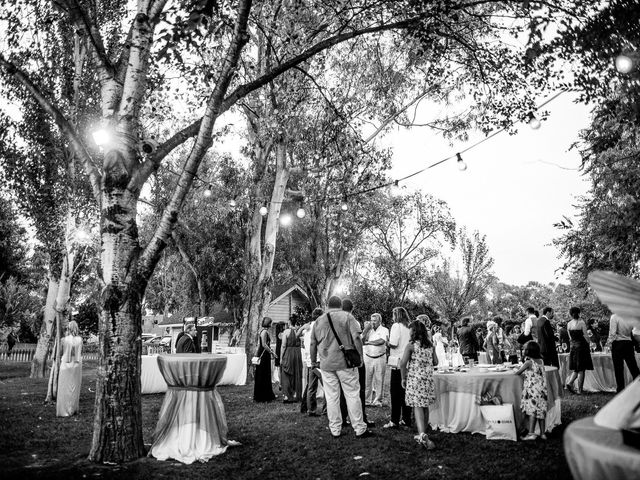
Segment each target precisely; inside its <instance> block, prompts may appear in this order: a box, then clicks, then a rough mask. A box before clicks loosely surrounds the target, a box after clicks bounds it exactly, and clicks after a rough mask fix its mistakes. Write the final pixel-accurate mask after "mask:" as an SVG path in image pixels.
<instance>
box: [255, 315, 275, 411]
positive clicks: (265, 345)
mask: <svg viewBox="0 0 640 480" xmlns="http://www.w3.org/2000/svg"><path fill="white" fill-rule="evenodd" d="M271 322H272V320H271V318H269V317H264V318H263V319H262V330H260V333H259V335H258V349H257V351H256V357H257V359H255V360H253V359H252V363H254V361H255V362H257V363H256V364H255V366H256V370H255V373H254V380H255V383H254V385H253V401H254V402H271V401H273V400H275V399H276V396H275V395H274V394H273V389H272V388H271V358H272V357H273V358H275V357H276V355H275V353H274V352H273V350H271V345H270V344H271V338H270V337H269V330H268V329H269V327H270V326H271Z"/></svg>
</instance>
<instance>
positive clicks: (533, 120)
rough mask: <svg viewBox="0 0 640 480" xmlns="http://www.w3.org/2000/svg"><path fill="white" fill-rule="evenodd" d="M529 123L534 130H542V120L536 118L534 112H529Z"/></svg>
mask: <svg viewBox="0 0 640 480" xmlns="http://www.w3.org/2000/svg"><path fill="white" fill-rule="evenodd" d="M527 123H528V124H529V126H530V127H531V129H532V130H538V129H539V128H540V120H538V119H537V118H536V116H535V115H534V114H533V112H529V117H528V120H527Z"/></svg>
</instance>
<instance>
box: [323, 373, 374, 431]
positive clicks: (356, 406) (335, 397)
mask: <svg viewBox="0 0 640 480" xmlns="http://www.w3.org/2000/svg"><path fill="white" fill-rule="evenodd" d="M322 387H323V388H324V395H325V400H326V402H327V417H329V430H331V435H333V436H338V435H340V431H341V430H342V414H341V413H340V387H342V391H343V392H344V398H345V399H346V400H347V411H348V412H349V419H350V420H351V426H352V427H353V429H354V430H355V432H356V435H362V434H363V433H364V432H365V431H366V430H367V424H366V423H364V420H362V404H361V403H360V382H359V381H358V369H357V368H346V369H344V370H337V371H335V372H327V371H325V370H322Z"/></svg>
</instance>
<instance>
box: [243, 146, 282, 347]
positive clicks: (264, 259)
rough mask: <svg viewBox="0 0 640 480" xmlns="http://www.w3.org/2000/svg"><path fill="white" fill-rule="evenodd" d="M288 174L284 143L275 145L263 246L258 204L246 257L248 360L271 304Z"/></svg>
mask: <svg viewBox="0 0 640 480" xmlns="http://www.w3.org/2000/svg"><path fill="white" fill-rule="evenodd" d="M289 175H290V171H289V168H288V167H287V165H286V147H285V144H284V142H279V143H278V144H277V145H276V175H275V180H274V183H273V190H272V193H271V203H270V204H269V212H268V214H267V224H266V227H265V233H264V246H262V245H263V242H262V215H260V211H259V208H260V205H256V206H255V208H254V212H253V216H252V218H251V222H250V224H249V227H248V228H249V231H248V232H247V252H246V255H245V272H246V276H247V281H246V283H245V288H244V292H243V298H244V306H243V309H242V317H243V322H242V327H241V332H242V335H244V336H245V351H246V352H247V358H248V359H250V358H251V357H252V356H253V353H254V351H255V347H256V340H257V333H258V328H259V326H260V323H261V322H262V318H263V317H264V314H265V311H266V309H267V308H268V306H269V302H270V301H271V292H270V287H271V272H272V270H273V260H274V258H275V252H276V238H277V235H278V221H279V217H280V208H281V206H282V200H283V199H284V195H285V191H286V189H287V183H288V182H289Z"/></svg>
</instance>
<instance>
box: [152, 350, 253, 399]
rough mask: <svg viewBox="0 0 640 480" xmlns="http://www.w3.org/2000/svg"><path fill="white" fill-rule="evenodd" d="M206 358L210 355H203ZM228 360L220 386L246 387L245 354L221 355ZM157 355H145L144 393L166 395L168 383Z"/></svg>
mask: <svg viewBox="0 0 640 480" xmlns="http://www.w3.org/2000/svg"><path fill="white" fill-rule="evenodd" d="M202 355H204V356H206V355H210V354H202ZM220 355H222V356H224V357H226V358H227V364H226V367H225V369H224V372H223V374H222V378H221V379H220V383H218V386H220V385H244V384H246V383H247V360H246V359H247V356H246V354H245V353H231V354H220ZM157 359H158V357H157V356H156V355H143V356H142V367H141V369H140V382H141V384H142V393H143V394H147V393H164V392H166V391H167V382H165V381H164V378H162V374H161V373H160V368H159V367H158V361H157Z"/></svg>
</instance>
